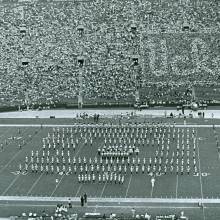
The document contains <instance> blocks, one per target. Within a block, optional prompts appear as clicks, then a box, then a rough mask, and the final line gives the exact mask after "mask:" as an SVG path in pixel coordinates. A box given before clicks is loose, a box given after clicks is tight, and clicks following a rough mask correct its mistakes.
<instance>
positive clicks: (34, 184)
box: [27, 173, 43, 196]
mask: <svg viewBox="0 0 220 220" xmlns="http://www.w3.org/2000/svg"><path fill="white" fill-rule="evenodd" d="M42 176H43V173H41V175H40V176H39V177H38V178H37V180H36V181H35V182H34V183H33V185H32V186H31V188H30V189H29V191H28V192H27V196H28V195H29V194H30V193H31V191H32V190H33V188H34V187H35V186H36V185H37V183H38V182H39V180H40V179H41V177H42Z"/></svg>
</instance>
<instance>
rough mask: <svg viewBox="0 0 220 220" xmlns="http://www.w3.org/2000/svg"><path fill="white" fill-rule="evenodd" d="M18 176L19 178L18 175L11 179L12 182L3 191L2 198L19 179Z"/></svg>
mask: <svg viewBox="0 0 220 220" xmlns="http://www.w3.org/2000/svg"><path fill="white" fill-rule="evenodd" d="M19 176H20V175H17V176H16V177H15V178H14V179H13V181H12V182H11V184H10V185H9V186H8V187H7V188H6V189H5V191H4V192H3V193H2V196H4V195H5V193H7V192H8V190H9V189H10V188H11V187H12V186H13V184H14V183H15V182H16V180H17V179H18V178H19Z"/></svg>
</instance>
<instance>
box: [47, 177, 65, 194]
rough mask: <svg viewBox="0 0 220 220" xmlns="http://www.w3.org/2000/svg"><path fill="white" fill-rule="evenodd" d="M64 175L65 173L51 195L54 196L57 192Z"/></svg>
mask: <svg viewBox="0 0 220 220" xmlns="http://www.w3.org/2000/svg"><path fill="white" fill-rule="evenodd" d="M64 176H65V175H64V174H63V175H62V177H61V179H60V181H59V182H58V183H57V184H56V186H55V189H54V190H53V192H52V193H51V195H50V197H52V196H53V194H54V193H55V192H56V190H57V188H58V186H59V185H60V183H61V181H62V179H63V177H64Z"/></svg>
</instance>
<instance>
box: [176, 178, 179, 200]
mask: <svg viewBox="0 0 220 220" xmlns="http://www.w3.org/2000/svg"><path fill="white" fill-rule="evenodd" d="M178 184H179V175H178V174H177V175H176V199H177V197H178Z"/></svg>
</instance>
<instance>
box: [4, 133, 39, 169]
mask: <svg viewBox="0 0 220 220" xmlns="http://www.w3.org/2000/svg"><path fill="white" fill-rule="evenodd" d="M26 130H27V129H26ZM35 135H36V134H34V135H33V136H32V138H31V140H29V141H28V142H27V143H25V145H27V144H29V142H31V141H32V139H33V137H34V136H35ZM21 152H22V151H21V150H19V151H18V152H17V153H16V154H15V155H14V156H13V157H12V158H11V160H9V161H8V163H7V164H5V166H4V167H2V168H1V169H0V173H1V172H2V171H3V170H5V168H6V167H8V166H9V164H10V163H11V162H12V161H13V160H14V159H15V158H16V157H17V156H18V155H19V154H20V153H21ZM29 164H30V163H29Z"/></svg>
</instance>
